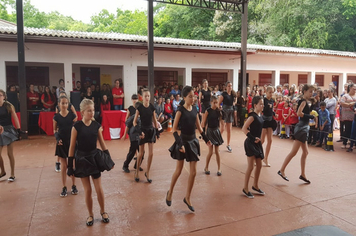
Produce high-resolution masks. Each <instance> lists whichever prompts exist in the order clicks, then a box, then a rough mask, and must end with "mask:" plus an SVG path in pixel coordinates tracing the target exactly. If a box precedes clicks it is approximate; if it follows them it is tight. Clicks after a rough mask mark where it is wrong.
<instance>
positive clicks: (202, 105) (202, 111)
mask: <svg viewBox="0 0 356 236" xmlns="http://www.w3.org/2000/svg"><path fill="white" fill-rule="evenodd" d="M209 107H210V103H209V102H207V103H202V104H201V113H205V111H206V110H207V109H208V108H209Z"/></svg>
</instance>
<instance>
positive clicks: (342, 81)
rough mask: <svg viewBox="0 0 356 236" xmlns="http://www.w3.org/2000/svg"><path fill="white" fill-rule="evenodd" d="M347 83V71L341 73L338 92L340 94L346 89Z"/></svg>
mask: <svg viewBox="0 0 356 236" xmlns="http://www.w3.org/2000/svg"><path fill="white" fill-rule="evenodd" d="M346 83H347V73H341V74H340V75H339V87H338V88H337V89H338V94H337V95H339V96H340V94H342V92H343V91H344V84H346Z"/></svg>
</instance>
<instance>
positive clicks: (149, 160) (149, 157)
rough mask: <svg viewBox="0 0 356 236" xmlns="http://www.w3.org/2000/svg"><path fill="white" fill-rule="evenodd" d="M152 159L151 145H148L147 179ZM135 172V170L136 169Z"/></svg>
mask: <svg viewBox="0 0 356 236" xmlns="http://www.w3.org/2000/svg"><path fill="white" fill-rule="evenodd" d="M152 159H153V143H149V144H148V160H147V171H146V175H147V178H148V179H149V178H150V169H151V164H152ZM136 170H137V168H136Z"/></svg>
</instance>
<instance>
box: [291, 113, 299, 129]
mask: <svg viewBox="0 0 356 236" xmlns="http://www.w3.org/2000/svg"><path fill="white" fill-rule="evenodd" d="M298 121H299V119H298V115H297V112H295V111H294V110H293V109H292V113H291V114H290V123H291V124H292V125H295V124H297V123H298Z"/></svg>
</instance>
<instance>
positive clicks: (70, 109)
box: [57, 102, 76, 115]
mask: <svg viewBox="0 0 356 236" xmlns="http://www.w3.org/2000/svg"><path fill="white" fill-rule="evenodd" d="M72 106H73V105H72V103H70V102H69V103H68V108H67V110H68V111H72ZM57 110H58V112H60V111H61V109H59V105H57ZM75 115H76V114H75Z"/></svg>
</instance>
